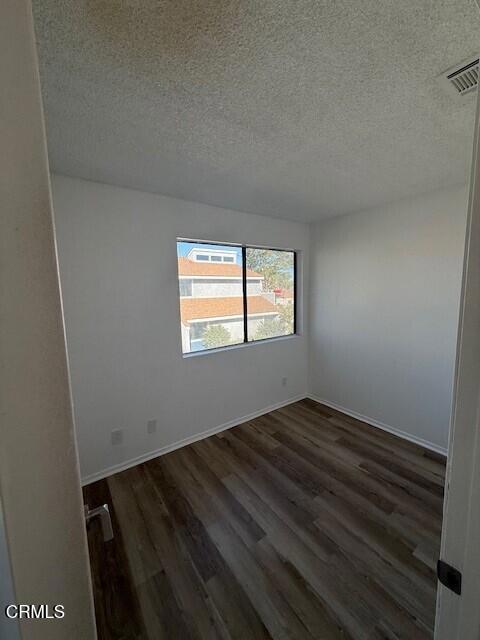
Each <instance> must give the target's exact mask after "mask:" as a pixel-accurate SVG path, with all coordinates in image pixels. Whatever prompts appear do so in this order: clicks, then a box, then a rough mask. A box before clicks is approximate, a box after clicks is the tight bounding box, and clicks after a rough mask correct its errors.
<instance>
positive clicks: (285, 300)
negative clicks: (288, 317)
mask: <svg viewBox="0 0 480 640" xmlns="http://www.w3.org/2000/svg"><path fill="white" fill-rule="evenodd" d="M273 293H274V295H275V304H293V290H292V289H274V290H273Z"/></svg>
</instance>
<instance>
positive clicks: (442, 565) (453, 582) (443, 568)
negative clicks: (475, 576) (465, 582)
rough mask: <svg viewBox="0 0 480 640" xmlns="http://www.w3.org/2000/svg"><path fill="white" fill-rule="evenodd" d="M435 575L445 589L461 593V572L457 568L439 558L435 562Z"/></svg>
mask: <svg viewBox="0 0 480 640" xmlns="http://www.w3.org/2000/svg"><path fill="white" fill-rule="evenodd" d="M437 577H438V579H439V580H440V582H441V583H442V584H443V585H444V586H445V587H447V589H450V591H453V593H456V594H457V595H461V593H462V574H461V573H460V571H459V570H458V569H455V567H452V566H451V565H449V564H447V563H446V562H445V561H444V560H439V561H438V562H437Z"/></svg>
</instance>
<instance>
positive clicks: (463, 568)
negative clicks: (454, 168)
mask: <svg viewBox="0 0 480 640" xmlns="http://www.w3.org/2000/svg"><path fill="white" fill-rule="evenodd" d="M478 138H479V102H478V96H477V118H476V123H475V144H474V152H473V163H472V174H471V175H472V177H471V185H470V199H469V212H468V219H467V236H466V252H465V262H464V272H463V285H462V297H461V300H462V302H461V309H460V324H459V333H458V344H457V364H456V375H455V389H454V402H453V414H452V429H451V430H450V431H451V433H450V442H449V448H448V465H447V483H446V498H445V508H444V522H443V533H442V548H441V559H442V560H444V561H445V562H446V563H448V565H450V566H452V567H453V568H454V569H457V570H458V571H460V573H461V574H462V584H461V594H460V595H457V594H456V593H454V592H453V591H452V590H450V589H449V588H447V587H445V586H443V585H442V584H439V591H438V599H437V618H436V628H435V639H436V640H479V639H480V423H479V406H480V403H479V400H480V152H479V150H480V146H479V144H478Z"/></svg>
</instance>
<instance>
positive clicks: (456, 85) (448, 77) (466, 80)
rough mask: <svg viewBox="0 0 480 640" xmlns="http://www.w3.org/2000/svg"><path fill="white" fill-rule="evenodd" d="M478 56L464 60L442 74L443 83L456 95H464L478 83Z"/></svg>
mask: <svg viewBox="0 0 480 640" xmlns="http://www.w3.org/2000/svg"><path fill="white" fill-rule="evenodd" d="M478 74H479V69H478V57H475V58H473V59H472V58H470V60H464V61H463V62H461V63H460V64H457V65H456V66H455V67H452V68H450V69H448V70H447V71H444V73H442V74H441V80H442V84H443V85H444V86H447V87H448V88H449V90H450V92H452V91H453V93H454V94H455V95H456V96H464V95H465V94H467V93H470V92H471V91H473V90H474V89H476V87H477V85H478Z"/></svg>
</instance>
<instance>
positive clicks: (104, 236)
mask: <svg viewBox="0 0 480 640" xmlns="http://www.w3.org/2000/svg"><path fill="white" fill-rule="evenodd" d="M53 195H54V209H55V220H56V227H57V240H58V248H59V258H60V276H61V283H62V289H63V296H64V308H65V319H66V329H67V343H68V351H69V359H70V368H71V377H72V386H73V394H74V410H75V416H76V425H77V435H78V444H79V451H80V463H81V470H82V476H83V477H84V478H91V477H92V475H93V474H99V473H101V472H103V471H105V470H107V469H108V468H111V467H112V466H114V465H117V464H121V463H123V462H125V461H128V460H131V459H134V458H136V457H137V456H142V455H144V454H147V453H148V452H153V451H155V450H158V449H160V448H162V447H166V446H168V445H172V444H173V443H176V442H178V441H181V440H183V439H185V438H188V437H191V436H194V435H195V434H199V433H201V432H203V431H205V430H207V429H211V428H212V427H216V426H218V425H221V424H224V423H226V422H228V421H231V420H236V419H239V418H241V417H242V416H246V415H249V414H251V413H254V412H257V411H261V410H263V409H266V408H268V407H270V406H272V405H275V404H276V403H281V402H283V401H286V400H288V399H289V398H294V397H298V396H300V395H305V393H306V392H307V388H308V365H307V363H308V345H307V338H306V336H305V335H301V336H298V337H294V338H285V339H280V340H278V341H275V342H269V343H263V344H255V345H248V346H245V347H240V348H234V349H232V350H228V351H223V352H218V353H210V354H206V355H205V354H204V355H198V356H193V357H189V358H182V349H181V331H180V318H179V302H178V281H177V262H176V238H177V236H178V237H183V238H195V239H201V240H210V241H220V242H237V243H251V244H259V245H267V246H272V247H279V248H291V249H297V250H299V251H301V252H302V255H301V260H300V262H301V270H304V271H305V274H307V273H308V247H309V228H308V226H307V225H304V224H301V223H294V222H287V221H283V220H278V219H274V218H267V217H264V216H255V215H249V214H242V213H238V212H232V211H227V210H224V209H220V208H215V207H208V206H205V205H199V204H194V203H189V202H184V201H181V200H175V199H172V198H167V197H163V196H157V195H152V194H147V193H142V192H139V191H132V190H128V189H120V188H116V187H110V186H106V185H100V184H96V183H92V182H86V181H82V180H76V179H70V178H64V177H60V176H55V177H54V179H53ZM300 275H301V279H300V281H301V282H302V280H303V287H304V290H308V282H307V278H306V277H304V278H302V274H300ZM305 305H306V298H305V299H304V298H303V296H302V291H300V305H299V315H300V316H301V317H300V321H301V322H300V326H301V327H302V324H303V332H305V330H306V327H305V323H304V322H303V320H305V319H306V317H307V314H306V313H305V311H306V309H305ZM283 377H287V378H288V381H287V385H286V386H285V387H284V386H282V378H283ZM150 419H157V420H158V430H157V433H156V434H152V435H149V434H147V428H146V427H147V421H148V420H150ZM118 428H120V429H123V430H124V437H125V440H124V444H123V445H119V446H112V445H111V444H110V437H111V436H110V434H111V430H112V429H118Z"/></svg>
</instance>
